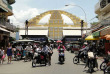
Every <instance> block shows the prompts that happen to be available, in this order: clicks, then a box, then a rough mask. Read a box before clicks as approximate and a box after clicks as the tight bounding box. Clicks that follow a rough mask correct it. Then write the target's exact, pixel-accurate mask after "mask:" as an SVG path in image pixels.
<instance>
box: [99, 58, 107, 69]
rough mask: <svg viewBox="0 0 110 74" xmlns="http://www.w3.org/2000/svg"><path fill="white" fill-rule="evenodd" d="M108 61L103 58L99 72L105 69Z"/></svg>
mask: <svg viewBox="0 0 110 74" xmlns="http://www.w3.org/2000/svg"><path fill="white" fill-rule="evenodd" d="M108 62H109V60H108V59H107V58H104V61H103V62H102V63H101V64H100V70H104V69H105V68H106V67H107V64H108Z"/></svg>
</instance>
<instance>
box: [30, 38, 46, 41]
mask: <svg viewBox="0 0 110 74" xmlns="http://www.w3.org/2000/svg"><path fill="white" fill-rule="evenodd" d="M29 39H31V40H35V41H46V39H45V38H29Z"/></svg>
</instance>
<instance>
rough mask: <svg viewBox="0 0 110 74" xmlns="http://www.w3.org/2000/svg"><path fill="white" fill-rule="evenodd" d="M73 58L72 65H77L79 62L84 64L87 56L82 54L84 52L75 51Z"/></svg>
mask: <svg viewBox="0 0 110 74" xmlns="http://www.w3.org/2000/svg"><path fill="white" fill-rule="evenodd" d="M74 53H75V57H74V58H73V63H74V64H77V63H79V62H80V60H81V61H82V62H84V63H86V59H87V55H86V54H84V51H82V52H81V51H75V52H74Z"/></svg>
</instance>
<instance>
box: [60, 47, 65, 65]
mask: <svg viewBox="0 0 110 74" xmlns="http://www.w3.org/2000/svg"><path fill="white" fill-rule="evenodd" d="M64 61H65V54H64V49H63V48H60V49H59V62H60V63H63V62H64Z"/></svg>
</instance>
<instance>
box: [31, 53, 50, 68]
mask: <svg viewBox="0 0 110 74" xmlns="http://www.w3.org/2000/svg"><path fill="white" fill-rule="evenodd" d="M45 56H46V55H45V53H44V52H41V51H38V52H34V56H33V60H32V67H35V66H36V64H40V65H41V64H45V66H46V65H47V62H48V60H47V57H45Z"/></svg>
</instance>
